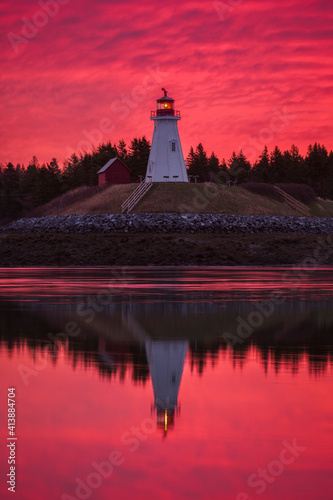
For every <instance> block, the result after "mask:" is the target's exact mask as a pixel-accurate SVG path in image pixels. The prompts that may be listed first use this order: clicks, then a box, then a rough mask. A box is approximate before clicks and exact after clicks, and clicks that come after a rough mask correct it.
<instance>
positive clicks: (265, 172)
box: [252, 146, 270, 182]
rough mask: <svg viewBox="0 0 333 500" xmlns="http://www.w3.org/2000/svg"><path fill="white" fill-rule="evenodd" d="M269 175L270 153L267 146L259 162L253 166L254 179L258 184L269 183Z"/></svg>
mask: <svg viewBox="0 0 333 500" xmlns="http://www.w3.org/2000/svg"><path fill="white" fill-rule="evenodd" d="M269 174H270V171H269V153H268V149H267V146H265V147H264V150H263V152H262V153H261V155H260V156H259V159H258V161H256V163H255V164H254V166H253V169H252V179H253V180H254V181H257V182H269Z"/></svg>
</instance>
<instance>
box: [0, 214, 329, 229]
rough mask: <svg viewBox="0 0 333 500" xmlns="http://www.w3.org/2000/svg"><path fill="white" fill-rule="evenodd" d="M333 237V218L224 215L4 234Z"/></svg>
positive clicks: (88, 220)
mask: <svg viewBox="0 0 333 500" xmlns="http://www.w3.org/2000/svg"><path fill="white" fill-rule="evenodd" d="M87 232H92V233H221V234H230V233H247V234H255V233H296V234H320V233H325V234H329V233H333V218H324V217H282V216H259V215H258V216H256V215H224V214H177V213H170V214H164V213H163V214H158V213H136V214H106V215H89V214H78V215H58V216H52V217H40V218H31V219H19V220H17V221H14V222H12V223H11V224H8V225H7V226H4V227H2V228H0V233H29V234H33V233H44V234H45V233H87Z"/></svg>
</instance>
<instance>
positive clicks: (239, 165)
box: [228, 151, 251, 184]
mask: <svg viewBox="0 0 333 500" xmlns="http://www.w3.org/2000/svg"><path fill="white" fill-rule="evenodd" d="M228 173H229V176H230V180H231V181H233V182H237V183H238V184H241V183H242V182H246V181H248V180H249V178H250V175H251V163H250V162H249V161H248V160H247V158H246V157H245V155H244V154H243V152H242V151H241V152H240V153H239V154H238V155H237V154H236V153H235V151H233V152H232V155H231V157H230V158H229V160H228Z"/></svg>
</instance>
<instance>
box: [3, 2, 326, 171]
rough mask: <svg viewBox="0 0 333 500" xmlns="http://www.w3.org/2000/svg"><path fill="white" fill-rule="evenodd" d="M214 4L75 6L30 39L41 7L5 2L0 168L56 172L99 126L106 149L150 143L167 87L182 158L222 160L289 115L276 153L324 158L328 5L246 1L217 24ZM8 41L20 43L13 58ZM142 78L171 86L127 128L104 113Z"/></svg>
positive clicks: (126, 122) (138, 104) (153, 91)
mask: <svg viewBox="0 0 333 500" xmlns="http://www.w3.org/2000/svg"><path fill="white" fill-rule="evenodd" d="M54 1H56V0H54ZM226 3H228V2H224V4H226ZM217 4H219V3H218V2H215V3H214V2H208V3H206V2H205V3H203V2H192V1H185V2H182V3H179V2H176V1H174V0H170V1H167V2H164V3H162V4H160V3H157V2H154V1H152V0H147V1H143V2H140V3H139V4H138V3H137V2H134V1H132V0H128V1H125V2H121V3H119V2H115V1H101V0H98V1H95V2H92V1H91V0H82V1H80V2H79V1H78V0H70V1H69V2H68V3H67V4H63V5H59V10H58V13H57V14H56V15H54V16H53V17H50V16H49V18H48V20H47V23H46V25H45V26H42V27H39V28H38V29H37V32H36V34H35V35H34V36H33V37H32V38H31V39H27V38H24V35H23V33H24V26H27V21H22V19H27V20H28V21H30V22H31V23H33V22H34V19H35V21H36V19H38V15H37V13H38V11H41V6H40V4H38V3H31V2H30V1H28V0H21V1H19V2H14V3H11V2H7V1H0V6H1V11H2V12H3V15H2V31H3V36H2V38H1V42H0V48H1V55H0V62H1V67H2V68H3V71H2V74H1V76H0V85H1V95H2V101H1V108H2V109H1V111H2V121H1V125H0V133H1V137H2V148H1V149H2V151H1V157H0V161H2V162H6V161H13V162H25V163H26V162H27V161H28V160H29V159H30V158H31V157H32V155H33V154H35V155H36V156H38V157H39V158H40V160H41V161H49V160H50V158H51V157H53V156H56V157H57V158H58V159H59V160H60V161H62V160H64V159H65V157H66V154H67V153H66V152H67V151H68V148H72V149H75V148H76V147H77V145H78V144H79V143H80V141H82V140H83V138H84V137H83V136H82V131H83V130H91V129H95V128H98V127H99V123H100V121H101V120H102V119H104V118H108V119H109V120H112V123H113V124H114V129H113V132H112V134H110V135H108V134H104V136H103V140H109V139H111V141H112V142H115V141H118V140H119V139H120V138H124V139H125V140H126V141H127V142H128V141H130V140H131V139H132V138H133V137H135V136H142V135H144V134H146V135H147V136H148V138H150V136H151V133H152V126H151V123H150V120H149V116H150V110H151V109H153V108H154V107H155V99H157V98H158V97H159V96H160V88H161V87H163V86H167V88H168V89H169V92H170V94H171V95H172V96H173V97H174V98H175V99H176V104H177V108H178V109H180V110H181V112H182V116H183V120H182V122H180V124H179V127H180V130H181V139H182V142H183V150H184V154H185V155H187V153H188V150H189V147H190V146H191V145H192V146H194V147H195V146H196V145H197V144H198V143H199V142H202V143H203V144H204V147H206V148H207V149H208V150H209V152H210V151H211V150H214V151H215V153H216V154H217V155H218V156H219V158H222V157H228V156H230V154H231V152H232V150H233V149H237V147H238V144H239V143H240V142H242V140H246V138H247V137H248V136H249V135H257V134H258V133H259V131H260V129H261V128H263V127H266V126H267V123H268V122H269V120H270V119H271V116H272V113H273V110H274V109H276V108H280V109H282V108H283V107H284V106H286V107H287V108H288V109H289V110H290V113H292V114H293V115H295V119H294V120H293V122H292V124H291V123H290V126H287V127H286V128H285V130H284V131H283V133H282V132H281V133H277V134H276V135H275V137H274V141H275V142H276V144H278V145H279V146H280V147H281V148H286V147H289V146H290V145H291V144H292V143H293V142H296V143H297V145H298V146H300V148H301V151H303V152H304V151H305V150H306V147H307V145H308V143H309V142H314V141H319V142H323V143H325V144H326V146H327V147H328V148H329V149H331V147H332V145H331V143H330V140H331V138H330V132H329V128H330V125H331V117H330V113H329V110H330V109H331V108H332V93H331V87H332V76H333V74H332V69H331V41H332V34H331V22H332V17H333V7H332V6H331V4H330V3H329V2H319V3H318V2H317V3H315V2H314V1H309V0H308V1H303V2H301V1H298V0H295V1H293V2H290V3H288V5H281V4H280V3H278V2H276V1H266V2H263V1H259V0H244V1H242V2H239V5H237V6H236V5H234V4H235V2H233V3H232V2H231V3H229V6H230V10H229V9H228V10H227V11H226V12H225V13H224V16H223V19H221V16H220V15H219V14H220V12H219V11H218V9H217V8H216V5H217ZM232 4H233V6H232ZM42 19H43V18H42V17H41V18H40V20H42ZM40 22H41V21H40ZM10 33H14V34H16V35H18V36H21V37H23V39H25V41H22V42H21V43H20V44H19V45H18V46H17V47H16V49H17V50H16V51H15V50H14V49H15V47H13V46H12V45H11V43H10V40H9V39H8V34H10ZM147 67H150V68H156V67H159V68H160V71H162V72H163V73H164V75H166V76H165V78H163V81H162V80H158V79H157V80H155V82H151V85H150V88H149V90H148V89H146V94H145V95H144V96H143V98H142V99H141V100H140V101H136V100H134V101H133V102H132V103H131V107H129V108H128V116H127V117H126V118H123V119H122V118H121V114H120V113H116V112H115V111H114V110H112V109H111V105H112V103H114V102H115V101H119V100H120V101H122V99H126V96H127V98H128V96H131V95H132V94H133V92H134V93H135V90H134V89H137V88H138V87H140V86H142V85H143V82H144V81H145V77H146V76H147ZM274 145H275V143H274Z"/></svg>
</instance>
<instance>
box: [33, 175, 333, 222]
mask: <svg viewBox="0 0 333 500" xmlns="http://www.w3.org/2000/svg"><path fill="white" fill-rule="evenodd" d="M136 187H137V184H123V185H113V186H107V187H103V188H98V187H96V186H94V187H86V186H83V187H80V188H77V189H74V190H73V191H70V192H68V193H66V194H64V195H62V196H60V197H59V198H56V199H54V200H52V201H51V202H50V203H48V204H46V205H43V206H42V207H38V208H36V209H35V210H34V211H33V212H32V213H30V214H29V216H34V217H43V216H48V215H65V214H83V213H91V214H105V213H120V212H121V204H122V203H123V202H124V201H125V200H126V198H127V197H128V196H130V194H131V193H132V192H133V191H134V189H135V188H136ZM132 212H133V213H135V212H188V213H197V212H202V213H223V214H243V215H295V216H299V215H301V214H300V213H299V212H297V211H296V210H294V209H293V208H291V207H290V206H289V205H288V204H287V203H286V202H281V201H278V200H275V199H271V198H268V197H266V196H262V195H258V194H254V193H251V192H249V191H247V190H246V189H244V188H242V187H229V186H223V185H217V184H212V183H204V184H192V183H189V184H187V183H156V184H154V185H153V187H152V188H151V189H150V191H149V192H148V193H147V194H146V195H145V197H144V198H143V199H142V200H141V201H140V202H139V203H138V205H137V206H136V207H135V208H134V209H133V211H132ZM309 215H310V216H318V217H333V202H331V201H326V200H321V199H317V200H316V202H315V203H313V204H312V205H310V207H309Z"/></svg>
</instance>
